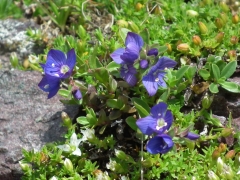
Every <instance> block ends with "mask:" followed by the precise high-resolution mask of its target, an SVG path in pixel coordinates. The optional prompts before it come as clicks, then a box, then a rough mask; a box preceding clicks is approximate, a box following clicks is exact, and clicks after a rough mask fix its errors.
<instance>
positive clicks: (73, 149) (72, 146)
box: [57, 133, 82, 156]
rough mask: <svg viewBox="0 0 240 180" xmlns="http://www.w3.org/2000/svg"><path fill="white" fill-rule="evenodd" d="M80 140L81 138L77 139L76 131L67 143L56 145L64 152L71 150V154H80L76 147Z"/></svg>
mask: <svg viewBox="0 0 240 180" xmlns="http://www.w3.org/2000/svg"><path fill="white" fill-rule="evenodd" d="M81 141H82V140H81V139H77V135H76V133H73V134H72V136H71V138H70V143H69V144H64V145H59V146H57V147H58V148H59V149H62V150H63V151H65V152H71V154H73V155H76V156H81V150H80V149H79V148H78V146H79V144H80V143H81Z"/></svg>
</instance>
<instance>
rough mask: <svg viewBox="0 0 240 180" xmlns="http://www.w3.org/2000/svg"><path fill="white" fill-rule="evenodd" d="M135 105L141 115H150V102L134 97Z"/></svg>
mask: <svg viewBox="0 0 240 180" xmlns="http://www.w3.org/2000/svg"><path fill="white" fill-rule="evenodd" d="M132 101H133V103H134V106H135V107H136V109H137V111H138V113H139V115H140V117H146V116H148V115H149V112H150V107H149V106H148V104H147V103H146V102H145V101H143V100H142V99H139V98H132Z"/></svg>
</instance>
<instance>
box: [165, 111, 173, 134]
mask: <svg viewBox="0 0 240 180" xmlns="http://www.w3.org/2000/svg"><path fill="white" fill-rule="evenodd" d="M163 119H164V121H165V122H166V123H167V128H166V129H167V130H168V129H169V128H170V127H171V126H172V122H173V115H172V112H171V111H169V110H167V112H166V114H165V116H164V118H163Z"/></svg>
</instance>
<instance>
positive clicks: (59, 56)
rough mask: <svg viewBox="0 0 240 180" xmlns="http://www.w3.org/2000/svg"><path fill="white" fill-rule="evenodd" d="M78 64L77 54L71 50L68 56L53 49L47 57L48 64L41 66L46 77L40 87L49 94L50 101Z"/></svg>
mask: <svg viewBox="0 0 240 180" xmlns="http://www.w3.org/2000/svg"><path fill="white" fill-rule="evenodd" d="M75 64H76V54H75V51H74V49H71V50H70V51H69V52H68V53H67V56H66V55H65V54H64V53H63V52H62V51H59V50H55V49H51V50H50V51H49V52H48V55H47V61H46V64H41V67H42V68H43V70H44V74H45V76H44V77H43V79H42V80H41V82H40V83H39V84H38V86H39V87H40V88H41V89H42V90H43V91H45V92H49V94H48V99H49V98H51V97H53V96H54V95H56V94H57V92H58V90H59V89H60V84H61V80H63V79H66V78H68V77H69V76H70V75H71V74H72V71H73V68H74V66H75Z"/></svg>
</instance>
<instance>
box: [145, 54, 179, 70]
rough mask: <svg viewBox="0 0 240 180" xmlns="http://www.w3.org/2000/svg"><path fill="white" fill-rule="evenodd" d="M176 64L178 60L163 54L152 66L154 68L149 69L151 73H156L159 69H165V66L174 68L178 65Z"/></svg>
mask: <svg viewBox="0 0 240 180" xmlns="http://www.w3.org/2000/svg"><path fill="white" fill-rule="evenodd" d="M176 64H177V62H176V61H174V60H172V59H170V58H168V57H166V56H163V57H161V58H160V59H159V60H158V61H157V63H156V64H155V65H153V66H152V68H151V69H150V70H149V73H154V72H156V71H157V70H164V69H165V68H172V67H174V66H176Z"/></svg>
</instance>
